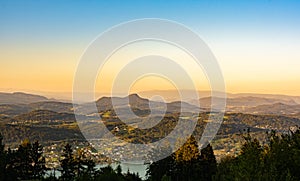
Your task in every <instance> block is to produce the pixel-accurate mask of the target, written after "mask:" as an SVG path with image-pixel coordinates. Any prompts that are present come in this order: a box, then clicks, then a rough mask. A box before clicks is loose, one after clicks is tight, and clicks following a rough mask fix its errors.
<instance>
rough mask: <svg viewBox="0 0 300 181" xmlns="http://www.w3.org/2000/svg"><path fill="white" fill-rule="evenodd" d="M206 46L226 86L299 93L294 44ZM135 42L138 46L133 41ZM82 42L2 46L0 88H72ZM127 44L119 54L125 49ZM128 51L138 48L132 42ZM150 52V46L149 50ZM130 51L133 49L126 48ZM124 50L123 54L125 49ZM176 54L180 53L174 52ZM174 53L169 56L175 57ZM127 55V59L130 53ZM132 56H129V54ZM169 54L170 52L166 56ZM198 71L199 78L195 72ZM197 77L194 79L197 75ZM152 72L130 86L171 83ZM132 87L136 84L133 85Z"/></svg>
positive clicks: (299, 59) (102, 88)
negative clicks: (68, 44) (217, 64)
mask: <svg viewBox="0 0 300 181" xmlns="http://www.w3.org/2000/svg"><path fill="white" fill-rule="evenodd" d="M208 44H209V46H210V48H211V49H212V51H213V53H214V54H215V56H216V58H217V60H218V61H219V64H220V67H221V69H222V71H223V74H224V80H225V83H226V91H227V92H232V93H243V92H247V93H269V94H287V95H300V84H299V82H300V71H299V67H300V53H299V52H298V49H297V47H299V46H298V44H295V45H289V46H283V45H276V44H275V45H274V44H272V43H270V42H262V43H261V44H259V45H257V44H254V43H251V42H248V44H247V45H245V44H242V43H241V42H234V43H232V44H229V45H228V43H227V44H222V43H217V42H214V41H210V42H208ZM137 47H138V46H137ZM151 47H152V50H153V51H158V50H159V48H156V49H155V48H153V47H157V46H153V44H146V45H144V47H142V48H144V49H148V50H149V49H150V50H151ZM160 48H162V50H163V51H165V52H168V51H170V52H168V53H170V54H172V52H174V49H172V48H170V47H167V46H165V47H164V46H162V47H160ZM84 49H85V47H84V44H82V45H78V46H75V47H73V48H70V47H69V46H65V45H61V46H58V47H53V46H51V45H48V46H47V45H42V46H41V47H36V46H28V47H24V46H20V47H13V48H12V47H10V46H7V47H1V50H0V60H1V62H0V82H1V84H0V90H1V91H10V92H11V91H26V90H29V91H40V92H72V85H73V77H74V74H75V71H76V66H77V64H78V61H79V59H80V56H81V54H82V53H83V51H84ZM128 51H129V49H127V50H124V52H121V53H120V54H122V55H119V57H118V58H119V59H120V57H122V56H124V55H126V53H128ZM130 51H133V52H134V51H137V52H139V50H136V49H135V48H132V47H131V50H130ZM148 53H149V52H148ZM129 54H132V52H131V53H129ZM129 54H127V55H129ZM179 54H180V53H179ZM176 56H177V57H180V58H181V60H182V59H185V60H186V57H184V55H178V53H177V54H174V57H176ZM174 57H173V58H174ZM118 58H116V60H114V61H112V62H114V63H112V65H111V66H108V67H107V69H106V70H104V73H103V75H102V76H103V77H105V81H103V82H104V84H103V85H98V84H99V82H98V83H96V87H97V90H96V91H98V92H107V91H109V89H110V86H108V84H109V83H111V81H112V77H114V75H115V74H116V72H118V68H120V67H118V65H119V66H120V65H121V64H120V63H118ZM127 58H129V59H130V56H128V57H127ZM131 58H132V57H131ZM171 58H172V57H171ZM187 62H189V61H181V63H183V64H185V66H187V67H188V68H187V71H188V73H191V74H192V75H193V76H194V77H196V78H195V81H196V82H197V84H198V85H197V87H198V89H200V90H207V89H209V86H208V84H207V82H205V80H204V79H203V75H204V74H203V72H199V71H198V72H197V71H196V69H194V68H195V67H193V66H191V65H187V64H186V63H187ZM199 77H200V78H199ZM198 78H199V79H198ZM157 80H158V79H157V77H152V78H151V77H147V78H145V79H144V80H139V83H138V84H136V85H135V87H133V88H131V92H134V91H136V92H139V91H141V90H157V89H159V90H161V89H171V88H172V86H170V85H169V84H165V85H164V84H162V82H164V81H162V82H160V83H159V84H157V83H156V81H157ZM135 89H136V90H135Z"/></svg>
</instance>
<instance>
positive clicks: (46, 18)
mask: <svg viewBox="0 0 300 181" xmlns="http://www.w3.org/2000/svg"><path fill="white" fill-rule="evenodd" d="M299 10H300V1H296V0H295V1H288V0H287V1H283V0H282V1H272V0H268V1H264V0H261V1H175V0H173V1H171V0H170V1H155V0H153V1H145V0H139V1H124V0H123V1H92V0H89V1H71V0H70V1H69V0H63V1H58V0H57V1H56V0H51V1H50V0H49V1H46V0H41V1H30V0H20V1H14V0H0V60H1V61H0V91H24V90H27V91H28V90H35V91H43V92H71V91H72V83H73V76H74V73H75V70H76V66H77V63H78V61H79V59H80V56H81V55H82V53H83V52H84V50H85V49H86V47H87V46H88V45H89V43H90V42H91V41H92V40H94V38H95V37H96V36H97V35H98V34H100V33H101V32H103V31H104V30H106V29H108V28H110V27H111V26H114V25H116V24H119V23H122V22H124V21H129V20H133V19H140V18H163V19H169V20H173V21H177V22H179V23H182V24H184V25H186V26H188V27H190V28H191V29H192V30H194V31H195V32H196V33H198V34H199V36H200V37H201V38H202V39H203V40H204V41H205V42H206V43H207V44H208V46H209V47H210V48H211V50H212V51H213V53H214V54H215V56H216V58H217V59H218V61H219V64H220V66H221V69H222V71H223V74H224V78H225V82H226V87H227V91H228V92H255V93H278V94H290V95H300V33H299V32H300V11H299ZM147 82H148V84H149V83H150V84H151V80H149V79H145V80H144V84H145V83H147ZM153 82H154V81H152V84H154V83H153ZM162 82H163V81H162ZM138 85H139V86H138ZM136 86H137V87H138V88H137V90H141V88H142V87H143V82H139V83H138V84H136ZM145 87H146V86H145ZM158 88H161V85H160V86H159V87H155V86H147V87H146V88H145V89H158ZM165 88H169V87H167V86H166V87H165ZM99 89H101V90H98V91H107V90H106V88H102V87H101V86H100V88H99Z"/></svg>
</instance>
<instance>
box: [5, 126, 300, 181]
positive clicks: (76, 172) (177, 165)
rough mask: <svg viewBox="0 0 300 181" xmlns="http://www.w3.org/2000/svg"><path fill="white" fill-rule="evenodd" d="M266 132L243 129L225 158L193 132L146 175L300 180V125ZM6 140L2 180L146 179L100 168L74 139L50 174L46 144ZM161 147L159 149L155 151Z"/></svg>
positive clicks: (178, 179)
mask: <svg viewBox="0 0 300 181" xmlns="http://www.w3.org/2000/svg"><path fill="white" fill-rule="evenodd" d="M266 134H267V136H266V140H265V141H264V144H262V143H261V142H259V141H258V140H257V139H256V138H253V137H252V136H251V134H250V132H249V131H248V132H247V133H245V134H243V135H242V136H243V138H244V142H243V145H242V148H241V152H240V153H239V155H237V156H226V157H224V158H223V159H222V160H221V161H220V162H219V163H217V162H216V158H215V155H214V152H213V148H212V147H211V145H210V144H208V145H207V146H206V147H205V148H203V149H202V150H199V149H198V148H199V147H198V145H197V141H196V139H195V138H194V137H193V136H191V137H190V138H189V139H188V140H187V141H186V142H185V143H184V144H183V145H182V146H181V147H180V148H179V149H178V150H177V151H176V152H174V153H172V154H170V155H169V156H167V157H165V158H164V159H161V160H159V161H156V162H152V163H149V164H148V168H147V178H146V180H149V181H160V180H164V181H166V180H169V181H170V180H172V181H182V180H187V181H193V180H208V181H210V180H300V172H299V168H300V130H299V129H298V130H294V131H290V132H289V133H288V134H281V133H277V132H275V131H271V132H268V133H266ZM2 140H3V138H2V136H1V137H0V180H112V181H136V180H142V179H141V178H140V176H139V175H138V174H135V173H130V172H129V171H128V172H127V173H123V172H122V168H121V167H120V166H118V167H117V168H116V169H113V168H112V167H111V166H107V167H103V168H98V169H97V168H96V163H95V162H94V161H93V160H92V159H90V158H88V157H86V156H85V155H84V154H82V153H81V152H80V151H76V150H74V149H73V148H72V145H70V144H66V145H65V146H64V148H63V155H62V157H61V158H62V159H61V160H60V168H59V170H58V171H60V173H61V175H60V176H59V177H58V176H55V174H54V173H55V172H54V173H52V172H50V174H49V168H46V166H45V158H44V156H43V147H42V145H41V144H40V143H39V142H38V141H35V142H34V143H31V142H30V141H29V140H28V139H25V140H24V141H23V142H22V144H20V145H19V147H18V148H17V149H15V150H11V149H10V148H8V149H7V150H6V149H4V148H5V146H4V145H3V143H2ZM164 149H169V148H168V147H166V148H164ZM161 152H162V150H153V152H152V154H160V153H161ZM163 152H166V150H164V151H163ZM46 173H47V174H46Z"/></svg>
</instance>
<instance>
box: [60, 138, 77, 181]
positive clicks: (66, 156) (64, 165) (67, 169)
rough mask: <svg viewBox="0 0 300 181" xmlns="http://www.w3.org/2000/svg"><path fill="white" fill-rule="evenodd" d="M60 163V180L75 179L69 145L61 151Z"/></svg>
mask: <svg viewBox="0 0 300 181" xmlns="http://www.w3.org/2000/svg"><path fill="white" fill-rule="evenodd" d="M62 156H63V159H62V160H61V161H60V163H61V170H60V171H61V178H62V179H63V180H73V179H74V177H75V167H74V163H75V160H74V156H73V150H72V147H71V145H70V144H69V143H68V144H66V146H65V147H64V150H63V155H62Z"/></svg>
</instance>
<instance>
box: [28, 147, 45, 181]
mask: <svg viewBox="0 0 300 181" xmlns="http://www.w3.org/2000/svg"><path fill="white" fill-rule="evenodd" d="M31 159H32V175H33V179H41V178H42V177H43V176H44V175H45V172H46V166H45V163H46V161H45V157H43V147H42V145H40V144H39V142H38V141H36V142H34V143H33V144H32V148H31Z"/></svg>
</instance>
